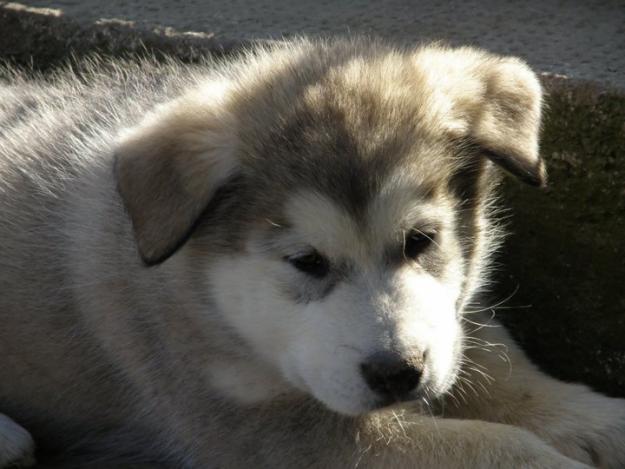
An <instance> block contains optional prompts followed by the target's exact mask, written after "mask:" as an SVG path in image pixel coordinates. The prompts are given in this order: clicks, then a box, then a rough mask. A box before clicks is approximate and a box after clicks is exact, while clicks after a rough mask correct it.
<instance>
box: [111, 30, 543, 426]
mask: <svg viewBox="0 0 625 469" xmlns="http://www.w3.org/2000/svg"><path fill="white" fill-rule="evenodd" d="M215 83H216V80H215V79H214V78H213V79H212V80H211V81H210V84H209V85H205V86H202V87H200V88H199V89H198V90H194V91H191V92H190V93H189V94H187V95H185V96H183V97H182V98H180V99H179V100H178V101H176V102H173V103H169V104H167V105H165V106H164V107H163V108H160V109H158V110H156V111H155V113H154V114H153V115H152V116H150V117H148V119H147V120H146V122H144V123H143V124H141V125H140V126H138V127H137V128H135V129H132V130H130V131H129V132H128V133H127V134H126V135H125V136H124V137H123V138H122V140H121V142H120V144H119V146H118V150H117V164H116V174H117V178H118V184H119V189H120V193H121V195H122V198H123V200H124V203H125V205H126V208H127V209H128V212H129V214H130V217H131V220H132V223H133V227H134V230H135V235H136V239H137V243H138V247H139V252H140V254H141V256H142V257H143V259H144V261H145V262H146V264H148V265H150V264H154V263H159V262H162V261H163V260H164V259H166V258H167V257H169V256H170V255H171V254H173V253H174V252H175V251H176V250H177V248H178V247H180V246H181V245H182V244H183V242H184V240H186V239H187V238H188V237H189V234H191V235H192V236H191V242H190V243H189V245H190V248H189V249H187V250H186V254H183V253H181V254H180V255H187V256H189V262H194V257H195V262H197V263H200V264H202V265H205V266H206V268H205V272H204V280H205V281H204V282H203V283H202V284H203V285H204V286H205V287H204V288H206V290H207V291H210V295H211V297H212V299H213V302H214V305H215V307H216V308H217V310H218V312H219V314H220V315H221V316H222V317H223V320H224V321H225V322H226V323H227V324H228V326H229V327H231V328H232V329H233V330H234V331H236V333H237V335H238V336H239V337H241V339H242V340H243V341H244V342H245V344H246V345H247V346H248V347H249V348H250V349H251V350H252V351H253V356H255V357H258V361H259V363H262V364H263V367H266V368H268V369H271V370H272V372H275V373H276V374H277V375H278V376H280V377H281V378H282V379H284V380H285V381H286V382H288V383H289V384H290V385H291V386H293V387H295V388H298V389H299V390H301V391H304V392H306V393H308V394H310V395H312V396H313V397H315V398H317V399H318V400H320V401H321V402H323V403H324V404H325V405H326V406H327V407H329V408H330V409H333V410H335V411H337V412H340V413H344V414H351V415H356V414H360V413H363V412H367V411H370V410H373V409H375V408H378V407H381V406H385V405H389V404H392V403H395V402H400V401H405V400H412V399H417V398H420V397H426V396H438V395H440V394H443V393H445V392H446V391H447V390H448V389H449V388H450V386H451V385H452V384H453V382H454V380H455V377H456V374H457V372H458V369H459V365H460V362H461V359H462V338H463V337H462V327H461V318H462V312H463V307H464V305H465V304H466V303H467V302H468V301H470V299H471V297H472V296H473V295H474V294H475V292H476V291H477V289H478V288H479V286H480V283H481V282H482V281H483V275H484V273H483V272H484V266H485V262H486V259H487V255H488V253H489V250H491V247H492V243H493V239H492V233H493V231H492V230H491V229H490V228H489V219H488V213H487V212H488V210H487V204H488V200H489V195H490V192H491V188H492V187H493V185H494V184H493V183H494V181H496V177H495V175H494V174H493V171H494V170H493V165H492V162H495V163H498V164H500V165H501V166H503V167H504V168H506V169H508V170H509V171H510V172H512V173H514V174H516V175H517V176H519V177H521V178H523V179H524V180H526V181H528V182H532V183H536V184H541V183H543V182H544V169H543V166H542V162H541V161H540V160H539V158H538V155H537V137H538V135H537V134H538V125H539V116H540V100H541V95H540V87H539V85H538V83H537V80H536V78H535V76H534V75H533V73H532V72H531V71H529V70H528V69H527V67H526V66H525V65H524V64H522V63H520V62H518V61H516V60H514V59H501V58H497V57H493V56H490V55H487V54H485V53H482V52H478V51H475V50H472V49H457V50H447V49H440V48H422V49H419V50H417V51H412V52H402V53H399V52H397V51H393V50H391V49H388V48H385V47H383V46H380V45H379V44H370V43H369V44H366V43H364V42H363V43H360V42H340V41H338V42H336V43H324V44H321V43H310V42H306V41H301V42H298V43H287V44H285V45H281V46H276V47H274V48H270V49H263V50H260V51H257V53H256V54H252V55H250V56H248V57H247V58H245V59H244V60H242V61H241V62H240V64H239V65H237V66H234V67H232V68H231V69H229V70H228V73H225V72H224V73H223V74H222V75H221V76H220V78H219V82H218V84H215ZM224 207H226V208H224ZM198 225H199V226H200V228H197V226H198ZM194 227H196V229H195V230H194V229H193V228H194ZM182 251H185V250H184V249H183V250H182ZM198 257H206V258H210V260H207V259H199V258H198ZM242 373H243V372H242ZM235 374H236V373H235ZM248 378H249V373H248V377H247V378H245V377H243V378H242V380H240V383H239V384H241V383H245V382H246V379H248ZM215 381H221V382H220V383H219V382H216V383H215V384H216V386H217V387H220V388H221V389H222V390H223V391H225V392H226V393H228V389H227V387H228V386H224V385H223V384H224V382H226V381H227V382H228V385H229V386H233V387H236V382H237V379H232V376H231V377H230V378H229V379H228V380H224V379H221V380H220V379H219V378H216V379H215ZM231 394H232V395H236V394H240V392H239V393H237V392H234V390H233V392H232V393H231Z"/></svg>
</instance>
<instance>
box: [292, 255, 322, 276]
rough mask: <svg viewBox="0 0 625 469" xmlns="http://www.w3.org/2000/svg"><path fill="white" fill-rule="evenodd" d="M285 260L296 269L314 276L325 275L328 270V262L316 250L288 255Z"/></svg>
mask: <svg viewBox="0 0 625 469" xmlns="http://www.w3.org/2000/svg"><path fill="white" fill-rule="evenodd" d="M285 260H286V261H287V262H288V263H289V264H291V265H292V266H293V267H295V268H296V269H297V270H299V271H301V272H304V273H305V274H307V275H310V276H311V277H315V278H322V277H325V276H326V275H327V274H328V272H329V271H330V263H329V262H328V260H327V259H326V258H325V257H323V256H322V255H321V254H319V253H318V252H317V251H313V252H310V253H307V254H303V255H295V256H289V257H286V258H285Z"/></svg>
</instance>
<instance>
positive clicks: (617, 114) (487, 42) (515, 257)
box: [0, 0, 625, 396]
mask: <svg viewBox="0 0 625 469" xmlns="http://www.w3.org/2000/svg"><path fill="white" fill-rule="evenodd" d="M356 33H357V34H367V35H375V36H382V37H385V38H387V39H389V40H391V41H393V42H396V43H397V44H399V45H413V44H417V43H419V42H425V41H431V40H442V41H444V42H447V43H450V44H453V45H460V44H470V45H476V46H481V47H483V48H486V49H488V50H491V51H494V52H498V53H502V54H513V55H517V56H520V57H522V58H524V59H525V60H527V61H528V62H529V63H530V65H532V66H533V67H534V68H535V69H536V70H537V71H538V72H539V73H541V77H542V79H543V83H544V86H545V89H546V91H547V108H546V114H545V120H544V125H543V138H542V153H543V156H544V157H545V159H546V160H547V164H548V168H549V172H550V186H549V188H548V189H547V190H545V191H539V190H535V189H531V188H526V187H523V186H521V185H520V184H518V183H517V182H516V181H513V180H508V181H507V183H506V185H505V189H504V199H505V204H506V205H507V206H509V207H510V210H509V211H507V212H506V223H507V225H508V228H509V231H510V233H511V235H510V236H509V238H508V240H507V242H506V244H505V246H504V249H503V250H502V252H501V253H500V255H499V257H498V263H497V264H498V269H497V272H496V275H495V280H496V281H497V283H496V284H495V285H494V286H493V288H492V292H491V296H490V299H491V303H489V304H493V305H497V306H496V307H493V311H494V312H495V313H496V314H497V316H498V317H499V318H501V319H502V320H504V322H506V323H507V324H508V325H509V326H510V327H511V329H512V332H513V335H515V337H516V338H517V339H518V340H519V341H520V342H521V343H522V344H523V345H524V347H525V348H526V349H527V350H528V352H529V354H530V356H531V357H532V358H533V359H534V360H535V361H536V362H537V363H539V364H540V365H541V366H542V367H543V368H544V369H546V370H548V371H549V372H550V373H552V374H554V375H556V376H558V377H560V378H563V379H565V380H570V381H582V382H585V383H587V384H589V385H591V386H592V387H594V388H595V389H598V390H601V391H603V392H606V393H608V394H611V395H617V396H625V2H623V1H622V0H606V1H564V0H559V1H556V0H543V1H539V0H529V1H524V2H518V1H511V0H508V1H497V0H484V1H477V0H465V1H459V0H455V1H450V2H441V1H434V0H427V1H408V0H404V1H401V0H392V1H367V0H349V1H330V0H317V1H284V0H281V1H280V0H255V1H242V0H230V1H217V0H189V1H182V0H171V1H166V0H160V1H152V2H142V1H122V0H111V1H108V2H102V1H99V0H41V1H27V2H22V3H21V4H18V3H8V2H0V60H4V61H9V62H11V63H14V64H17V65H20V66H26V67H30V68H32V69H33V70H37V71H42V72H44V73H46V72H49V71H50V70H53V69H54V68H56V67H59V66H61V65H62V64H64V63H66V62H67V61H68V60H79V59H80V57H82V56H85V55H90V54H94V53H98V54H103V55H112V56H128V55H135V54H139V55H140V54H145V53H149V54H154V55H156V56H157V57H158V56H164V55H175V56H177V57H178V58H180V59H181V60H184V61H191V62H192V61H196V60H198V59H199V58H200V57H202V56H204V55H207V54H212V55H219V56H228V55H229V54H232V53H236V50H237V49H239V48H241V47H244V46H245V45H246V44H249V43H250V42H253V41H258V40H266V39H277V38H280V37H284V36H293V35H300V34H307V35H325V36H327V35H333V34H342V35H345V34H356ZM226 58H227V57H226Z"/></svg>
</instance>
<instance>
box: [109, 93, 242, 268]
mask: <svg viewBox="0 0 625 469" xmlns="http://www.w3.org/2000/svg"><path fill="white" fill-rule="evenodd" d="M220 92H221V91H220ZM222 101H223V99H222V96H221V95H220V94H215V92H212V91H211V92H209V91H206V90H204V91H202V92H194V93H192V94H189V95H186V96H184V97H182V98H179V99H177V100H175V101H173V102H170V103H168V104H166V105H163V106H161V107H159V108H157V109H156V110H155V111H154V112H153V113H152V114H151V115H149V116H148V117H147V118H146V119H145V120H144V122H143V123H141V124H140V125H139V126H138V127H136V128H133V129H130V130H129V131H128V132H126V134H125V135H124V136H122V138H121V141H120V143H119V144H118V146H117V148H116V152H115V159H116V161H115V175H116V178H117V185H118V190H119V193H120V194H121V197H122V199H123V202H124V205H125V207H126V209H127V211H128V213H129V215H130V219H131V221H132V226H133V229H134V235H135V238H136V241H137V245H138V249H139V253H140V255H141V258H142V259H143V261H144V262H145V263H146V264H148V265H154V264H157V263H160V262H162V261H164V260H165V259H167V258H168V257H169V256H171V255H172V254H173V253H174V252H175V251H176V250H177V249H178V248H179V247H180V246H182V245H183V244H184V242H185V241H186V240H187V238H188V237H189V236H190V234H191V232H192V230H193V228H194V226H195V224H196V222H197V221H198V219H199V218H200V215H201V214H202V212H203V210H204V209H205V207H206V206H207V205H208V203H209V202H210V200H211V198H212V197H213V195H214V194H215V193H216V191H217V190H218V189H219V187H220V186H222V185H223V184H224V183H225V182H226V181H227V180H228V179H229V178H230V177H232V176H233V174H234V173H235V172H236V170H237V162H236V159H235V157H234V148H233V147H234V145H233V138H232V137H231V135H232V133H233V132H232V127H233V123H232V122H231V118H230V117H229V115H228V113H227V112H226V111H225V109H224V107H225V106H223V102H222Z"/></svg>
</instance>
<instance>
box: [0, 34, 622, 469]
mask: <svg viewBox="0 0 625 469" xmlns="http://www.w3.org/2000/svg"><path fill="white" fill-rule="evenodd" d="M2 75H3V76H4V78H3V80H2V85H1V86H0V240H1V242H0V285H1V288H2V293H1V294H0V324H1V327H0V357H1V365H0V412H2V414H5V415H6V416H1V417H0V467H2V466H4V465H6V464H7V463H8V461H9V460H15V459H22V461H26V462H28V458H29V457H31V456H32V442H31V439H30V438H28V434H27V433H26V431H25V430H24V429H26V430H28V432H30V434H31V435H32V437H33V438H34V441H35V445H37V446H39V448H41V449H42V450H43V452H42V453H41V454H43V455H55V454H57V455H58V458H59V459H60V461H54V460H52V461H48V462H50V463H52V464H53V463H61V464H62V465H63V466H64V467H72V465H74V466H75V467H90V466H91V467H102V466H108V467H121V465H122V464H134V463H146V464H148V465H151V464H156V463H158V464H161V465H163V466H165V467H188V468H250V467H254V468H293V467H307V468H328V467H331V468H334V467H337V468H338V467H363V468H413V467H423V468H439V467H440V468H462V467H466V468H475V467H479V468H488V467H491V468H495V467H535V468H545V467H567V468H568V467H587V466H585V465H584V463H586V464H593V465H599V466H601V467H610V468H618V467H623V466H624V465H625V405H624V404H623V401H622V400H617V399H609V398H607V397H604V396H600V395H598V394H596V393H593V392H591V391H590V390H588V389H587V388H585V387H583V386H578V385H568V384H564V383H561V382H559V381H556V380H554V379H551V378H549V377H547V376H545V375H544V374H543V373H541V372H540V371H539V370H537V369H536V368H535V367H534V366H533V365H532V364H531V363H529V362H528V360H527V359H526V358H525V356H524V355H523V353H522V352H521V351H520V350H519V349H518V348H517V347H516V345H515V344H514V342H513V341H512V340H511V339H510V338H509V336H508V335H507V334H506V332H505V331H504V330H503V329H502V328H501V327H499V326H498V325H497V324H496V323H494V321H490V322H489V318H488V316H486V317H482V316H483V313H484V311H482V310H485V312H488V311H489V309H490V308H489V305H490V304H489V303H482V302H481V301H480V292H481V290H482V287H483V286H484V285H486V284H487V282H488V263H489V258H490V256H491V254H492V252H493V251H494V249H495V248H496V247H497V244H498V242H499V238H500V236H499V235H500V230H499V229H498V228H497V223H496V220H495V218H496V210H495V207H496V204H495V202H494V201H495V189H496V187H497V185H498V183H499V181H500V177H499V175H500V172H501V171H500V170H501V169H504V170H506V171H507V172H509V173H511V174H512V175H514V176H517V177H518V178H520V179H521V180H523V181H525V182H528V183H531V184H534V185H544V184H545V182H546V173H545V168H544V164H543V162H542V159H541V158H540V156H539V152H538V136H539V127H540V111H541V106H542V92H541V88H540V84H539V82H538V79H537V78H536V76H535V75H534V73H533V72H532V71H531V70H530V69H529V67H527V65H525V64H524V63H523V62H522V61H520V60H518V59H516V58H507V57H499V56H495V55H492V54H488V53H486V52H484V51H480V50H476V49H472V48H456V49H453V48H446V47H442V46H439V45H431V46H422V47H418V48H415V49H398V48H394V47H392V46H389V45H387V44H384V43H382V42H380V41H373V40H365V39H353V40H340V39H337V40H328V41H310V40H306V39H295V40H290V41H283V42H277V43H274V44H271V45H268V46H258V47H255V48H252V49H250V50H248V51H245V52H243V53H241V54H240V55H239V56H237V57H234V58H230V59H229V60H228V61H224V62H213V61H206V62H203V63H199V64H196V65H183V64H179V63H177V62H175V61H173V60H172V61H169V62H167V63H156V62H155V61H149V60H144V61H139V62H131V61H127V62H122V61H120V62H115V61H113V62H108V61H102V60H93V61H91V62H89V63H82V64H79V65H77V66H76V67H75V68H74V69H69V68H68V69H67V70H64V71H60V72H58V73H56V74H52V75H51V76H48V77H27V75H25V74H21V73H19V72H16V71H12V70H9V69H6V70H4V71H3V72H2ZM415 230H416V231H420V232H423V233H427V234H428V235H429V236H432V237H433V238H432V243H431V244H430V245H429V246H428V248H427V250H424V252H423V253H421V254H420V255H419V256H418V257H417V258H416V259H408V258H406V257H405V256H404V255H403V248H404V243H405V242H406V233H409V232H411V231H415ZM311 250H315V251H316V252H318V253H320V254H322V255H323V256H325V258H326V259H327V260H328V265H329V270H328V273H327V275H325V276H323V278H313V277H311V276H309V275H306V274H305V273H303V272H301V271H299V270H298V269H297V268H295V267H294V265H293V264H292V263H291V262H289V259H291V258H292V257H293V256H297V255H301V254H302V253H307V252H310V251H311ZM389 350H390V351H393V352H395V353H397V354H400V355H402V356H406V357H420V359H422V363H421V365H422V366H423V375H422V378H421V383H420V387H419V388H418V389H415V390H414V393H413V394H412V395H411V397H412V398H413V400H411V401H408V402H401V403H394V405H391V406H387V404H390V403H389V402H382V403H381V402H380V401H379V399H377V397H376V396H375V393H374V392H373V391H372V390H371V389H370V388H369V387H368V385H367V383H366V382H365V380H364V379H363V378H362V375H361V373H360V371H359V370H360V365H361V363H362V362H363V361H364V360H366V359H367V357H368V356H369V355H370V354H372V353H375V352H377V351H389ZM425 352H427V353H425ZM9 418H10V419H11V420H9ZM50 457H52V456H50ZM571 458H572V459H571Z"/></svg>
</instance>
